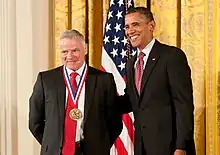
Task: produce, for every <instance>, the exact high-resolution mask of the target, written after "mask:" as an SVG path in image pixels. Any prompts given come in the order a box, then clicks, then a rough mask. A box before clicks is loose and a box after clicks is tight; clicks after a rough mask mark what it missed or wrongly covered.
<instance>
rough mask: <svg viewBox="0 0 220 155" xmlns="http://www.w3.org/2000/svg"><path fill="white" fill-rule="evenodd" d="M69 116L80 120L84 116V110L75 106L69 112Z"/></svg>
mask: <svg viewBox="0 0 220 155" xmlns="http://www.w3.org/2000/svg"><path fill="white" fill-rule="evenodd" d="M69 116H70V118H71V119H72V120H76V121H77V120H79V119H81V118H82V112H81V111H80V110H79V109H78V108H73V109H71V110H70V112H69Z"/></svg>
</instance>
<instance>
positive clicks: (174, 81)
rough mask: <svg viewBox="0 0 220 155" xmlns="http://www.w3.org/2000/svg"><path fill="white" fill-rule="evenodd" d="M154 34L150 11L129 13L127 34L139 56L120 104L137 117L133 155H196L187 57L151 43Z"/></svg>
mask: <svg viewBox="0 0 220 155" xmlns="http://www.w3.org/2000/svg"><path fill="white" fill-rule="evenodd" d="M154 28H155V21H154V18H153V15H152V13H151V11H150V10H149V9H147V8H144V7H137V8H131V9H129V10H128V13H127V14H126V16H125V33H126V35H127V37H128V39H129V41H130V42H131V44H132V46H133V47H137V49H138V52H137V54H136V56H134V57H132V58H131V59H129V60H128V63H127V67H126V72H127V86H126V90H125V95H124V96H121V97H120V98H119V104H120V103H121V105H122V107H121V108H122V110H123V112H124V113H125V112H130V111H133V112H134V119H135V122H134V126H135V155H185V154H187V155H195V146H194V140H193V131H194V117H193V111H194V106H193V90H192V81H191V71H190V67H189V66H188V63H187V58H186V56H185V54H184V52H183V51H181V50H180V49H179V48H176V47H172V46H168V45H165V44H162V43H160V42H159V41H157V40H156V39H155V38H154V37H153V31H154ZM122 103H124V104H122Z"/></svg>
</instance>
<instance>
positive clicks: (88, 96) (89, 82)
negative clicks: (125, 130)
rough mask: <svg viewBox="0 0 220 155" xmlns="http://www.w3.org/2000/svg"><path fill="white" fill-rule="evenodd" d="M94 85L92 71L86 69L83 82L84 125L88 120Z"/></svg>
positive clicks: (94, 80)
mask: <svg viewBox="0 0 220 155" xmlns="http://www.w3.org/2000/svg"><path fill="white" fill-rule="evenodd" d="M95 84H96V75H95V74H93V72H92V69H91V68H90V67H88V75H87V78H86V82H85V106H84V123H85V122H86V119H87V118H88V111H89V108H90V105H91V104H92V103H93V98H94V92H95Z"/></svg>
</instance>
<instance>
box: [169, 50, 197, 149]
mask: <svg viewBox="0 0 220 155" xmlns="http://www.w3.org/2000/svg"><path fill="white" fill-rule="evenodd" d="M167 72H168V79H169V86H170V90H171V95H172V100H173V103H174V109H175V116H176V118H175V119H174V120H176V149H182V150H186V149H187V147H188V145H189V143H190V142H191V141H192V140H193V132H194V115H193V111H194V105H193V90H192V81H191V71H190V67H189V65H188V62H187V58H186V56H185V54H184V53H183V52H182V51H181V50H180V49H175V51H173V52H171V54H170V55H169V57H168V63H167Z"/></svg>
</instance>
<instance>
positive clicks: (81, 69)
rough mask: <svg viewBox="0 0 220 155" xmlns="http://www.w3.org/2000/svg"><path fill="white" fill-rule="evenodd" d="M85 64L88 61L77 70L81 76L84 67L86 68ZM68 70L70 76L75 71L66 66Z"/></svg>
mask: <svg viewBox="0 0 220 155" xmlns="http://www.w3.org/2000/svg"><path fill="white" fill-rule="evenodd" d="M85 65H86V63H85V62H84V63H83V65H82V66H81V67H80V68H79V69H78V70H76V71H75V72H76V73H77V74H78V75H79V76H81V75H82V72H83V69H84V66H85ZM66 70H67V73H68V75H69V76H70V74H71V73H72V72H74V71H73V70H71V69H69V68H68V67H66Z"/></svg>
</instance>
